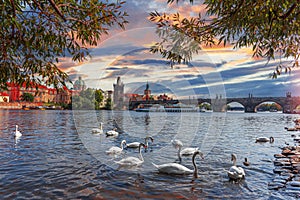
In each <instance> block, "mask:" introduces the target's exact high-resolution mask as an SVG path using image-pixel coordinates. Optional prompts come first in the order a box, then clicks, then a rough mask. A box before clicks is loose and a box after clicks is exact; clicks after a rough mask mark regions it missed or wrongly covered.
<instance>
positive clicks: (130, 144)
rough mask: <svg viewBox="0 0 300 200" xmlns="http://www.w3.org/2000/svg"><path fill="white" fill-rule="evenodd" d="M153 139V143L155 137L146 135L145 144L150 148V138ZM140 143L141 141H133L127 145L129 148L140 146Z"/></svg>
mask: <svg viewBox="0 0 300 200" xmlns="http://www.w3.org/2000/svg"><path fill="white" fill-rule="evenodd" d="M149 139H150V140H151V142H152V143H153V141H154V139H153V138H152V137H151V136H147V137H145V145H146V148H148V140H149ZM139 145H140V142H131V143H128V144H127V145H126V147H127V148H138V147H139Z"/></svg>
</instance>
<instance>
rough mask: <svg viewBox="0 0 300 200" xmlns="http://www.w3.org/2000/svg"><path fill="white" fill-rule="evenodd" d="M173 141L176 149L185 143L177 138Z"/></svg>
mask: <svg viewBox="0 0 300 200" xmlns="http://www.w3.org/2000/svg"><path fill="white" fill-rule="evenodd" d="M171 143H172V145H173V147H175V148H176V149H177V148H178V147H179V146H183V143H182V142H181V141H180V140H177V139H174V140H171Z"/></svg>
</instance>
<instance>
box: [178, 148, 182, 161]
mask: <svg viewBox="0 0 300 200" xmlns="http://www.w3.org/2000/svg"><path fill="white" fill-rule="evenodd" d="M180 152H181V146H179V148H178V152H177V155H178V159H179V162H181V155H180Z"/></svg>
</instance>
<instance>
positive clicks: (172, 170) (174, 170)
mask: <svg viewBox="0 0 300 200" xmlns="http://www.w3.org/2000/svg"><path fill="white" fill-rule="evenodd" d="M196 155H200V157H201V158H202V159H203V154H202V152H200V151H195V152H194V154H193V158H192V163H193V166H194V170H191V169H189V168H187V167H185V166H183V165H181V164H178V163H166V164H162V165H156V164H154V163H152V164H153V165H154V166H155V167H156V168H157V169H158V172H160V173H164V174H174V175H185V174H194V176H195V177H198V168H197V166H196V164H195V157H196Z"/></svg>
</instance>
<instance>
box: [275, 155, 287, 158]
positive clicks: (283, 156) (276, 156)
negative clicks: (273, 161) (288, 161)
mask: <svg viewBox="0 0 300 200" xmlns="http://www.w3.org/2000/svg"><path fill="white" fill-rule="evenodd" d="M274 157H275V158H286V156H285V155H282V154H275V155H274Z"/></svg>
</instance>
